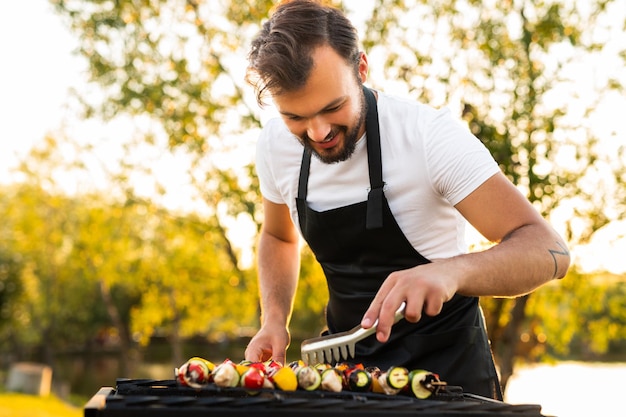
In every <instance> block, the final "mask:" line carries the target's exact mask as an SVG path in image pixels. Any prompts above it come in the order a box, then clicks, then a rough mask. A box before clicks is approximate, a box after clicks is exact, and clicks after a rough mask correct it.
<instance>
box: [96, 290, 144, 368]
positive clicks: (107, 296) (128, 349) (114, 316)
mask: <svg viewBox="0 0 626 417" xmlns="http://www.w3.org/2000/svg"><path fill="white" fill-rule="evenodd" d="M98 283H99V286H100V295H101V296H102V301H103V302H104V305H105V306H106V310H107V314H108V315H109V318H110V319H111V322H112V323H113V326H115V328H116V329H117V332H118V334H119V337H120V358H119V359H120V365H119V367H120V369H119V370H120V374H121V375H125V376H129V377H130V376H132V375H133V371H134V369H135V365H136V361H137V352H134V351H133V348H132V341H131V340H130V332H129V330H128V326H126V325H125V323H124V320H122V317H121V315H120V313H119V311H118V309H117V306H116V305H115V302H114V301H113V297H112V296H111V288H110V287H109V285H108V284H107V283H106V281H105V280H104V279H100V280H99V282H98Z"/></svg>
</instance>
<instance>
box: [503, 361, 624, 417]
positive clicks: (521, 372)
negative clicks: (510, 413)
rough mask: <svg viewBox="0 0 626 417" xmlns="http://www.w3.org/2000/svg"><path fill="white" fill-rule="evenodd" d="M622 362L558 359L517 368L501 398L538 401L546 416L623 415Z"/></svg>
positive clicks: (611, 416)
mask: <svg viewBox="0 0 626 417" xmlns="http://www.w3.org/2000/svg"><path fill="white" fill-rule="evenodd" d="M625 379H626V363H615V364H613V363H589V362H559V363H557V364H554V365H547V364H539V365H533V366H525V367H519V368H517V370H516V372H515V374H514V375H513V377H512V378H511V380H510V382H509V386H508V388H507V392H506V395H505V401H506V402H508V403H510V404H540V405H541V406H542V413H543V414H545V415H546V416H558V417H582V416H585V417H588V416H602V417H617V416H619V417H624V416H626V405H625V402H626V398H625V397H626V390H625V389H624V388H625V387H626V385H625V384H624V380H625Z"/></svg>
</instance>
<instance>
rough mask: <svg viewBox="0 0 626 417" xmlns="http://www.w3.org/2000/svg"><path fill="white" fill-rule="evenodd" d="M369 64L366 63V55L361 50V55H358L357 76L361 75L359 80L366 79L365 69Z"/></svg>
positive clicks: (363, 80)
mask: <svg viewBox="0 0 626 417" xmlns="http://www.w3.org/2000/svg"><path fill="white" fill-rule="evenodd" d="M368 69H369V66H368V64H367V55H365V52H361V56H360V57H359V76H360V77H361V82H362V83H365V81H366V80H367V71H368Z"/></svg>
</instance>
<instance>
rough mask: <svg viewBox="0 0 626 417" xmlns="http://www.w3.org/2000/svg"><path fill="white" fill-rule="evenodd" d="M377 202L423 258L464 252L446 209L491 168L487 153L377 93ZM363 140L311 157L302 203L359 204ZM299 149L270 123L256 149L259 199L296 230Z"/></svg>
mask: <svg viewBox="0 0 626 417" xmlns="http://www.w3.org/2000/svg"><path fill="white" fill-rule="evenodd" d="M378 117H379V124H380V142H381V144H380V146H381V153H382V165H383V181H384V182H385V188H384V192H385V196H386V197H387V200H388V201H389V207H390V208H391V212H392V213H393V215H394V217H395V219H396V222H397V223H398V225H399V226H400V229H401V230H402V231H403V232H404V234H405V236H406V238H407V239H408V240H409V242H411V244H412V245H413V247H414V248H415V249H416V250H417V251H418V252H419V253H420V254H422V255H423V256H424V257H426V258H428V259H438V258H448V257H451V256H455V255H458V254H460V253H465V252H466V251H467V245H466V243H465V225H466V222H465V220H464V219H463V217H462V216H461V215H460V214H459V213H458V211H456V210H455V208H454V205H455V204H457V203H459V202H460V201H461V200H463V199H464V198H465V197H467V196H468V195H469V194H470V193H471V192H472V191H474V190H475V189H476V188H478V186H480V185H481V184H482V183H483V182H485V181H486V180H487V179H488V178H490V177H491V176H493V175H494V174H496V173H497V172H499V167H498V165H497V164H496V162H495V161H494V159H493V157H492V156H491V154H490V153H489V151H488V150H487V148H486V147H485V146H484V145H483V144H482V143H481V142H480V141H479V140H478V139H477V138H476V137H475V136H473V135H472V134H471V133H470V132H469V130H468V129H467V127H466V126H464V125H463V124H462V123H460V121H458V120H455V119H453V118H452V117H451V114H450V111H449V110H447V109H444V110H436V109H434V108H432V107H429V106H426V105H424V104H420V103H417V102H414V101H408V100H404V99H400V98H397V97H392V96H389V95H386V94H384V93H380V92H379V93H378ZM366 140H367V138H366V137H365V136H364V137H363V138H361V139H360V140H359V141H358V143H357V146H356V150H355V152H354V154H353V156H352V157H351V158H350V159H348V160H347V161H344V162H339V163H334V164H324V163H322V162H320V161H319V160H318V159H317V158H316V157H315V156H313V157H312V158H311V171H310V176H309V184H308V194H307V203H308V205H309V206H310V207H311V208H312V209H314V210H316V211H325V210H329V209H333V208H337V207H342V206H346V205H349V204H354V203H358V202H361V201H365V200H366V199H367V193H368V190H369V174H368V166H367V146H366ZM302 151H303V147H302V145H301V144H300V143H299V142H298V140H297V138H295V137H294V136H293V135H292V134H291V132H289V130H288V129H287V127H286V126H285V125H284V123H283V122H282V120H281V119H280V118H276V119H272V120H270V121H269V122H268V123H267V125H266V126H265V127H264V129H263V131H262V133H261V135H260V137H259V141H258V143H257V156H256V167H257V174H258V176H259V180H260V185H261V193H262V194H263V196H264V197H265V198H267V199H268V200H270V201H272V202H273V203H277V204H287V205H288V206H289V210H290V212H291V217H292V220H293V222H294V224H295V225H296V227H299V226H298V225H299V223H298V212H297V209H296V196H297V192H298V178H299V174H300V163H301V161H302Z"/></svg>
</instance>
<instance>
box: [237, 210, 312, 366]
mask: <svg viewBox="0 0 626 417" xmlns="http://www.w3.org/2000/svg"><path fill="white" fill-rule="evenodd" d="M263 210H264V215H265V219H264V222H263V228H262V229H261V234H260V238H259V247H258V253H257V257H258V260H257V264H258V274H259V291H260V296H261V329H260V330H259V332H258V333H257V334H256V335H255V336H254V337H253V338H252V340H251V341H250V343H249V344H248V347H247V348H246V352H245V358H246V359H247V360H251V361H265V360H268V359H270V358H272V359H274V360H277V361H279V362H281V363H284V362H285V352H286V349H287V347H288V346H289V342H290V339H289V331H288V325H289V320H290V318H291V312H292V308H293V300H294V296H295V292H296V287H297V283H298V273H299V269H300V251H299V237H298V232H297V229H296V228H295V227H294V225H293V222H292V221H291V217H290V216H289V208H288V207H287V206H286V205H284V204H275V203H272V202H270V201H269V200H267V199H263Z"/></svg>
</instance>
